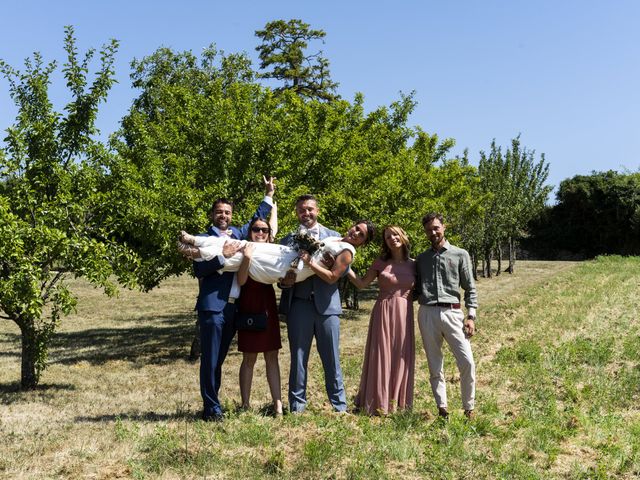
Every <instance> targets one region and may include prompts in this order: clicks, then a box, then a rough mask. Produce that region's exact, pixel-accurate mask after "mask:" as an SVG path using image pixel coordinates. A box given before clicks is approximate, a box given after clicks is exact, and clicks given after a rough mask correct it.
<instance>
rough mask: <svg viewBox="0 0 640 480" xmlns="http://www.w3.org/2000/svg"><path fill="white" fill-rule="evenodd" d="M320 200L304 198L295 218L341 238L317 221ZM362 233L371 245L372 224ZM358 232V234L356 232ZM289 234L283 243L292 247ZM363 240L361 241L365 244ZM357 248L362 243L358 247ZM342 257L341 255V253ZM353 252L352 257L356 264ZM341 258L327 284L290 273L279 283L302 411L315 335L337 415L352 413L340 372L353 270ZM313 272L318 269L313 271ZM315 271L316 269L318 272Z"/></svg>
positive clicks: (318, 233)
mask: <svg viewBox="0 0 640 480" xmlns="http://www.w3.org/2000/svg"><path fill="white" fill-rule="evenodd" d="M318 213H319V209H318V202H317V200H316V198H315V197H314V196H313V195H302V196H300V197H298V199H297V201H296V215H297V216H298V221H299V222H300V225H301V226H304V227H305V228H306V229H307V231H308V232H309V233H310V234H311V235H312V236H313V237H314V238H316V239H318V240H322V239H324V238H326V237H330V236H340V235H339V234H338V232H336V231H334V230H330V229H328V228H326V227H324V226H322V225H320V224H319V223H318V220H317V219H318ZM356 227H357V233H354V234H355V235H360V236H361V237H362V238H361V239H360V238H359V239H358V240H357V242H356V243H359V244H363V243H366V242H367V241H368V240H369V239H370V238H371V236H372V235H373V228H372V226H371V227H369V226H368V225H366V226H365V225H364V224H361V225H357V226H356ZM354 232H355V230H354ZM290 239H291V235H288V236H287V237H285V238H284V239H283V240H282V242H281V243H282V244H287V243H288V242H289V241H290ZM360 242H361V243H360ZM356 246H357V245H356ZM341 255H342V254H341ZM350 255H351V253H350V252H348V253H347V254H346V255H345V256H349V263H350V261H351V257H350ZM301 258H302V259H303V261H305V263H307V262H309V256H308V254H306V255H305V254H303V255H302V256H301ZM349 263H345V262H344V261H343V259H341V258H340V255H339V256H338V257H337V258H336V264H335V265H334V266H333V268H331V269H330V270H331V272H330V274H329V275H327V274H325V275H322V276H325V278H326V279H324V280H323V278H321V275H320V274H318V272H316V273H317V274H316V275H314V276H312V277H310V278H308V279H306V280H304V281H302V282H298V283H294V279H295V274H294V273H293V272H290V273H289V274H287V276H286V277H285V278H284V279H283V280H282V281H281V282H280V287H281V288H282V289H283V290H282V296H281V300H280V312H281V313H285V314H286V315H287V327H288V329H287V331H288V337H289V348H290V351H291V370H290V372H289V410H290V411H291V412H292V413H302V412H303V411H304V409H305V407H306V405H307V364H308V362H309V353H310V351H311V343H312V341H313V337H315V338H316V346H317V348H318V354H319V355H320V359H321V360H322V367H323V369H324V379H325V388H326V390H327V395H328V397H329V401H330V402H331V405H332V406H333V409H334V410H335V411H336V412H345V411H346V410H347V399H346V395H345V390H344V384H343V381H342V370H341V368H340V351H339V343H340V317H339V315H340V314H341V313H342V306H341V302H340V293H339V291H338V283H337V280H338V279H339V278H340V277H341V276H343V275H344V274H345V273H346V271H347V269H348V268H349ZM312 268H313V267H312ZM314 271H315V269H314Z"/></svg>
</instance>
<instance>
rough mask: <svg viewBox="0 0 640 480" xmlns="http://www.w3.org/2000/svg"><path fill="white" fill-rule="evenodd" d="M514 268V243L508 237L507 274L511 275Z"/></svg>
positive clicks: (511, 238)
mask: <svg viewBox="0 0 640 480" xmlns="http://www.w3.org/2000/svg"><path fill="white" fill-rule="evenodd" d="M515 268H516V241H515V240H514V239H513V237H509V266H508V267H507V272H509V273H513V272H514V270H515Z"/></svg>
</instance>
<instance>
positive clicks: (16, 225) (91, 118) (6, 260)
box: [0, 27, 135, 388]
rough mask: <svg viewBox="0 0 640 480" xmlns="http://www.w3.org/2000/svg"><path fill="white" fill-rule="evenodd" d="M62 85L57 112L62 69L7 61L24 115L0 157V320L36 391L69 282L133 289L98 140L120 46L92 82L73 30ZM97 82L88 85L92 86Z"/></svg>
mask: <svg viewBox="0 0 640 480" xmlns="http://www.w3.org/2000/svg"><path fill="white" fill-rule="evenodd" d="M65 32H66V36H65V41H64V48H65V51H66V54H67V60H66V62H65V63H64V66H63V73H64V78H65V80H66V83H67V86H68V88H69V91H70V93H71V97H72V98H71V100H70V101H69V103H68V104H67V105H66V107H65V113H64V114H63V113H59V112H56V111H55V110H54V108H53V105H52V104H51V102H50V100H49V95H48V87H49V84H50V77H51V74H52V73H53V72H54V70H55V69H56V62H51V63H49V64H45V63H44V62H43V59H42V57H41V55H40V54H38V53H36V54H34V56H33V59H28V60H26V62H25V67H26V68H25V70H24V71H23V72H19V71H17V70H15V69H14V68H12V67H11V66H9V65H8V64H7V63H5V62H4V61H0V72H1V73H2V75H3V76H4V77H5V78H6V79H7V81H8V83H9V93H10V95H11V98H12V99H13V101H14V102H15V104H16V106H17V109H18V114H17V118H16V121H15V124H14V125H13V126H12V127H10V128H8V129H7V137H6V138H5V139H4V142H5V143H4V145H3V147H2V149H1V150H0V152H1V154H0V273H1V274H0V317H1V318H4V319H7V320H11V321H13V322H15V323H16V324H17V325H18V327H19V328H20V331H21V338H22V369H21V385H22V387H23V388H33V387H34V386H36V385H37V383H38V381H39V379H40V375H41V373H42V371H43V370H44V368H45V366H46V361H47V351H48V346H49V342H50V340H51V337H52V335H53V333H54V331H55V329H56V327H57V325H58V322H59V320H60V318H61V316H63V315H66V314H68V313H69V312H71V311H72V310H73V309H74V307H75V305H76V298H75V297H74V295H73V293H72V292H71V291H70V290H69V288H68V285H67V284H66V283H65V279H66V278H68V277H69V276H75V277H78V276H82V277H85V278H86V279H88V280H89V281H90V282H91V283H93V284H94V285H96V286H99V287H102V288H103V289H104V291H105V292H106V293H107V294H109V295H113V294H114V293H115V292H116V285H115V284H114V282H113V278H114V275H115V278H117V279H118V280H120V281H121V282H123V283H125V284H129V285H131V284H133V283H134V279H133V277H132V271H133V270H134V269H135V257H134V256H133V255H132V254H131V252H130V251H129V250H127V249H126V248H125V247H123V246H121V245H119V244H118V243H116V242H114V241H113V240H112V235H113V231H112V230H110V228H109V222H108V221H106V220H107V217H108V215H109V205H105V204H104V199H105V196H104V194H105V192H108V191H109V189H110V184H109V178H108V172H107V171H106V170H105V168H104V165H105V164H106V163H108V162H107V160H108V157H109V152H108V151H107V149H106V148H105V147H104V146H103V145H102V144H101V143H100V142H98V141H96V140H95V138H94V137H95V135H96V133H97V130H96V127H95V120H96V115H97V111H98V106H99V104H100V103H101V102H102V101H104V100H105V98H106V96H107V92H108V91H109V89H110V87H111V86H112V85H113V83H114V81H115V80H114V77H113V75H114V71H113V62H114V55H115V53H116V50H117V42H116V41H115V40H112V41H111V42H110V43H108V44H106V45H104V46H103V47H102V50H101V51H100V52H99V54H100V59H99V61H100V67H99V68H98V70H97V71H96V72H95V75H94V76H93V80H90V78H89V76H88V74H89V63H90V61H91V60H92V58H93V56H94V54H95V51H94V50H93V49H91V50H89V51H88V52H87V53H86V54H85V55H84V57H83V58H80V57H79V55H78V52H77V48H76V44H75V39H74V36H73V29H72V27H66V29H65ZM90 81H91V83H89V82H90Z"/></svg>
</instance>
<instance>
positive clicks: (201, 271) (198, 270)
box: [193, 201, 271, 312]
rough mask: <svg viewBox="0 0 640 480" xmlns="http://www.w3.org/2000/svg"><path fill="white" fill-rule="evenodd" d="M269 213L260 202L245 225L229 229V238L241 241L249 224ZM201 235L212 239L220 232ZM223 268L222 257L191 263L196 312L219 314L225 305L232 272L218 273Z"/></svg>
mask: <svg viewBox="0 0 640 480" xmlns="http://www.w3.org/2000/svg"><path fill="white" fill-rule="evenodd" d="M270 211H271V205H269V204H268V203H267V202H264V201H263V202H261V203H260V205H259V206H258V209H257V210H256V212H255V213H254V214H253V216H252V217H251V220H249V221H248V222H247V223H245V224H244V225H243V226H242V227H240V228H237V227H229V228H230V229H231V232H232V233H231V238H235V239H238V240H243V239H245V238H247V237H248V233H249V224H250V223H251V221H252V220H253V219H254V218H256V217H260V218H267V216H268V215H269V212H270ZM202 235H205V236H210V235H213V236H214V237H219V236H220V230H218V228H217V227H214V226H211V227H209V229H208V230H207V233H203V234H202ZM223 266H224V257H223V256H222V255H218V256H217V257H215V258H213V259H211V260H209V261H207V262H193V271H194V273H195V276H196V277H198V279H199V280H200V282H199V284H200V288H199V291H198V301H197V302H196V310H206V311H212V312H221V311H223V310H224V307H225V306H226V305H227V300H228V299H229V292H230V291H231V285H232V284H233V275H235V274H234V272H218V270H220V269H221V268H222V267H223Z"/></svg>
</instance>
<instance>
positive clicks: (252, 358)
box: [237, 217, 282, 416]
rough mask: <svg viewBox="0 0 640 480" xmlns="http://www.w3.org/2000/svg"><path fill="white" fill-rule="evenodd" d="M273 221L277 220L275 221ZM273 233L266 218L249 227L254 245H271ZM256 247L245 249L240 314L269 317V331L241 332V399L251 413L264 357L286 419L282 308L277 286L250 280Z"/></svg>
mask: <svg viewBox="0 0 640 480" xmlns="http://www.w3.org/2000/svg"><path fill="white" fill-rule="evenodd" d="M271 220H273V217H272V218H271ZM274 234H275V233H274V232H273V229H272V225H271V222H270V224H268V223H267V222H266V221H265V220H263V219H262V218H256V219H254V220H253V221H252V222H251V224H250V226H249V240H250V242H258V243H261V242H268V241H269V240H270V238H272V235H274ZM253 248H254V247H253V243H247V245H246V246H245V248H244V258H243V260H242V263H241V264H240V268H239V269H238V273H237V276H238V285H240V286H241V287H242V290H241V291H240V298H239V300H238V312H239V313H264V312H266V313H267V328H266V329H265V330H264V331H252V330H238V350H240V351H241V352H242V364H241V365H240V397H241V399H242V407H243V408H246V409H249V408H250V403H249V399H250V397H251V383H252V381H253V367H254V366H255V363H256V360H257V358H258V353H260V352H262V353H263V355H264V362H265V365H266V368H267V383H268V384H269V390H270V391H271V398H272V400H273V410H274V413H275V415H276V416H281V415H282V396H281V388H280V365H279V363H278V350H280V348H282V343H281V340H280V322H279V320H278V306H277V304H276V294H275V291H274V290H273V285H269V284H266V283H260V282H257V281H255V280H253V279H252V278H250V277H249V265H250V264H251V257H252V255H253Z"/></svg>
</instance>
